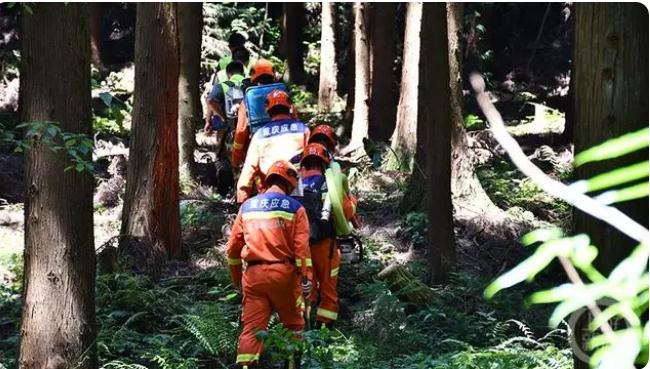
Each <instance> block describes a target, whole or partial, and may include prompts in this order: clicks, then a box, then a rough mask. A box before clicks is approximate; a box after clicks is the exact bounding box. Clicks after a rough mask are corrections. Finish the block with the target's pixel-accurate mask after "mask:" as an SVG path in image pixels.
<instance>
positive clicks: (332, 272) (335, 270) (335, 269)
mask: <svg viewBox="0 0 650 369" xmlns="http://www.w3.org/2000/svg"><path fill="white" fill-rule="evenodd" d="M337 275H339V268H338V267H336V268H334V269H332V271H331V272H330V277H336V276H337Z"/></svg>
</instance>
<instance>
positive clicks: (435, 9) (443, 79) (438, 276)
mask: <svg viewBox="0 0 650 369" xmlns="http://www.w3.org/2000/svg"><path fill="white" fill-rule="evenodd" d="M421 40H422V44H421V49H420V51H421V53H420V81H422V83H420V84H419V87H418V89H419V99H418V120H419V124H420V125H424V126H425V127H426V128H425V129H424V130H423V133H424V134H425V136H424V137H423V138H424V139H423V140H420V139H418V142H419V141H423V142H424V143H426V154H427V160H426V179H427V181H426V182H427V186H426V187H427V200H426V201H427V202H426V203H427V215H428V221H429V222H428V227H427V228H428V236H429V242H430V258H431V270H432V281H433V282H434V283H440V282H443V281H445V280H446V279H447V278H448V277H449V273H450V272H451V271H452V270H453V268H454V265H455V261H456V255H455V241H454V226H453V219H452V204H451V111H450V107H449V103H448V102H449V101H450V89H449V56H448V55H449V54H448V39H447V12H446V9H445V5H444V4H440V3H435V4H434V3H426V4H424V5H423V7H422V34H421ZM432 101H438V102H440V103H439V104H432V103H431V102H432Z"/></svg>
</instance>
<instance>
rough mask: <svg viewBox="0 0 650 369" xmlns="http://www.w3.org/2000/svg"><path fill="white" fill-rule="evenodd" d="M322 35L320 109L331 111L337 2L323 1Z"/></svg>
mask: <svg viewBox="0 0 650 369" xmlns="http://www.w3.org/2000/svg"><path fill="white" fill-rule="evenodd" d="M321 7H322V16H321V36H320V82H319V84H318V110H320V111H321V112H330V111H331V110H332V108H334V100H335V99H336V78H337V67H336V48H335V46H334V42H335V36H334V34H335V32H334V30H335V27H336V4H335V3H330V2H323V3H321Z"/></svg>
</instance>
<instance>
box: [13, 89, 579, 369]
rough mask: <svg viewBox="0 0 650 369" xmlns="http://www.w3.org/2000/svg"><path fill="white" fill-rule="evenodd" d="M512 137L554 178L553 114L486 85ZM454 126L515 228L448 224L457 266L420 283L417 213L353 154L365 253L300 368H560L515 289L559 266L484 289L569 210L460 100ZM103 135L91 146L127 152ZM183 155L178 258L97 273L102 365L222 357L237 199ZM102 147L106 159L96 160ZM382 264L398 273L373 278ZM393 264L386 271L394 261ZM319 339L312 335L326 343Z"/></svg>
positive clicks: (398, 188)
mask: <svg viewBox="0 0 650 369" xmlns="http://www.w3.org/2000/svg"><path fill="white" fill-rule="evenodd" d="M494 99H495V100H498V102H497V107H498V108H499V109H500V110H501V111H502V113H503V115H504V118H505V120H506V123H507V124H508V125H509V126H510V127H509V129H510V131H511V133H512V134H513V135H515V136H517V137H518V140H519V141H520V143H521V144H522V146H523V148H524V150H525V151H526V153H527V154H528V155H529V156H530V158H531V159H532V160H533V161H534V162H535V163H536V164H537V165H539V166H540V167H541V168H542V169H543V170H545V171H546V172H547V173H549V174H550V175H552V176H554V177H556V178H559V179H567V178H568V177H569V175H570V162H571V159H572V155H573V154H572V149H571V147H570V146H568V145H564V144H562V140H561V139H560V138H561V137H560V134H561V132H562V130H563V115H562V114H561V113H560V112H559V111H557V110H554V109H551V108H548V107H546V106H544V105H541V104H540V103H539V99H537V98H536V96H535V95H533V94H531V93H530V92H526V91H519V92H514V93H501V94H498V95H494ZM466 105H467V110H468V114H467V116H466V118H465V126H466V128H467V130H468V136H469V138H470V141H471V142H474V143H476V145H473V146H472V145H470V146H471V147H472V149H473V150H476V151H477V154H478V155H479V156H480V157H481V158H482V159H481V163H480V165H479V166H478V167H477V170H476V174H477V177H478V179H479V180H480V182H481V184H482V185H483V187H484V189H485V190H486V192H487V194H488V195H489V196H490V198H491V200H492V201H493V202H494V203H495V205H497V206H498V207H500V208H501V209H503V210H505V212H506V214H508V217H509V218H511V219H512V221H513V222H517V223H518V224H526V226H525V227H523V228H522V227H519V228H517V230H518V231H517V232H516V234H512V235H510V236H509V237H505V238H504V237H498V236H495V235H493V234H489V233H488V234H485V233H476V232H469V230H468V229H467V225H466V224H461V223H460V222H456V224H455V226H456V227H455V233H456V243H457V249H458V268H457V270H456V272H455V273H454V274H453V275H452V277H451V280H450V281H449V282H448V283H447V284H444V285H436V286H433V287H426V286H425V285H423V284H422V283H421V282H420V281H424V280H426V279H427V278H428V268H427V263H426V258H427V255H426V252H427V248H426V244H425V239H426V216H425V215H424V214H423V213H421V212H418V211H412V212H408V213H406V214H404V213H400V211H399V204H400V201H401V198H402V196H403V193H404V191H405V189H406V188H407V185H408V174H407V173H406V172H404V171H401V170H396V169H395V168H394V167H393V166H392V165H391V164H390V163H391V162H394V160H391V155H392V153H391V152H390V151H389V150H385V151H384V152H382V153H381V155H382V156H381V160H379V162H376V163H375V164H376V165H375V166H374V167H373V166H372V165H370V164H369V162H370V160H368V159H367V158H366V159H364V160H362V161H361V163H360V164H357V165H355V166H353V167H352V168H351V169H350V172H349V176H350V180H351V184H352V187H353V191H354V193H355V194H356V195H357V196H358V198H359V200H360V202H359V211H360V215H361V217H362V219H363V227H362V228H361V229H360V231H359V233H360V236H361V237H362V239H363V241H364V244H365V245H366V252H367V254H366V259H365V260H364V262H363V263H361V264H357V265H344V266H342V270H341V272H340V277H339V291H340V298H341V311H340V318H339V321H338V322H337V324H336V329H335V330H334V331H328V330H322V331H312V332H309V333H308V334H307V335H306V341H305V342H306V345H307V346H308V353H307V354H306V355H304V357H303V360H304V361H305V364H306V365H305V366H304V367H307V368H398V369H407V368H409V369H410V368H413V369H415V368H440V369H443V368H459V369H465V368H467V369H469V368H512V369H515V368H517V369H521V368H553V369H557V368H571V367H572V356H571V352H570V350H569V348H568V343H567V330H568V328H567V327H566V326H561V327H560V328H558V329H550V328H548V326H547V318H548V316H549V312H550V307H549V306H529V305H528V304H526V296H527V295H528V294H530V293H531V292H532V291H534V290H537V289H540V288H541V287H542V286H544V285H545V283H553V282H556V281H558V280H559V279H560V278H561V275H560V273H559V270H558V269H553V268H552V269H550V270H549V271H546V272H544V273H543V275H542V278H539V281H538V282H536V283H534V284H531V285H524V286H518V287H515V288H511V289H508V290H505V291H503V292H501V293H500V294H498V295H497V296H496V297H495V298H493V299H492V300H486V299H485V298H484V297H483V290H484V288H485V287H486V285H487V284H488V283H489V282H491V281H492V280H493V279H494V278H495V277H496V276H497V275H499V274H500V273H502V272H503V271H505V270H507V269H509V268H511V267H512V266H514V265H516V264H517V263H518V262H519V261H521V260H522V258H523V257H524V256H525V255H526V254H527V252H529V251H527V250H525V249H524V248H523V247H521V245H520V244H519V243H518V242H517V237H518V236H519V235H521V233H522V232H525V231H526V230H527V229H532V228H534V227H538V226H544V225H551V224H552V225H557V226H560V227H563V226H565V225H566V224H568V222H569V219H570V213H571V211H570V209H569V208H568V207H567V206H566V205H565V204H563V203H562V202H559V201H557V200H555V199H552V198H550V197H549V196H548V195H546V194H544V193H543V192H541V191H540V190H539V189H538V188H537V187H536V186H535V185H534V184H533V183H531V182H530V181H529V180H528V179H526V178H525V177H524V176H523V175H521V173H519V172H518V171H517V170H516V168H514V167H513V166H512V164H511V163H510V161H509V160H508V159H507V158H506V157H505V156H504V153H503V152H502V151H500V150H499V148H498V146H497V145H495V144H494V142H493V140H491V137H490V135H489V133H488V131H487V130H486V127H485V123H484V122H483V121H482V120H481V119H480V117H479V115H480V114H478V113H477V112H475V108H474V113H473V107H472V104H471V102H469V103H468V104H466ZM125 142H126V140H125V139H121V140H120V139H118V138H115V137H104V140H99V141H98V144H99V145H98V146H99V148H100V149H101V150H103V151H108V152H110V151H111V150H115V151H117V152H120V151H124V150H125V149H126V146H127V145H126V144H125ZM206 153H207V151H206V150H205V149H203V150H202V151H201V152H200V153H197V158H198V159H199V160H200V164H199V166H200V173H201V178H202V182H203V185H202V186H199V187H198V188H197V189H195V190H194V191H192V192H191V193H190V194H188V195H185V196H183V198H182V201H181V226H182V231H183V245H184V247H183V255H182V257H181V260H176V261H173V262H170V263H168V265H166V266H165V269H164V270H163V272H162V275H161V276H159V277H158V278H156V279H155V280H154V279H152V278H150V277H148V276H146V275H142V274H137V273H133V272H130V271H128V270H122V271H120V272H117V273H113V274H102V275H99V276H98V277H97V323H98V339H97V345H98V355H99V359H100V363H101V365H102V367H103V368H105V369H109V368H115V369H118V368H121V369H128V368H133V369H142V368H150V369H154V368H159V369H168V368H169V369H176V368H180V369H184V368H186V369H191V368H201V369H203V368H206V369H207V368H228V367H229V366H230V365H231V364H232V363H233V362H234V357H235V351H236V339H237V336H238V333H239V316H240V315H239V312H240V302H241V296H239V295H238V294H237V293H236V291H235V290H234V289H233V288H232V285H231V283H230V276H229V273H228V268H227V265H226V262H225V259H224V250H223V248H224V246H225V241H226V236H227V233H228V229H229V224H230V223H231V222H232V220H233V219H234V215H235V211H236V207H235V206H234V204H233V203H232V201H229V200H227V199H223V198H221V197H220V196H219V195H217V194H216V193H215V192H214V190H213V189H212V186H211V185H212V184H213V183H214V167H213V165H211V164H210V163H209V160H207V156H206ZM108 158H110V159H108ZM108 158H105V159H102V160H100V161H98V162H97V173H96V177H97V179H98V180H97V191H96V196H95V247H96V249H97V250H98V251H101V250H103V249H105V248H106V247H113V246H114V244H115V241H116V238H115V236H117V235H119V231H120V217H121V203H122V200H121V194H122V193H123V190H124V183H125V182H124V181H125V164H126V163H125V161H124V160H123V157H120V156H119V155H117V156H115V155H109V156H108ZM22 166H23V163H22V157H21V156H19V155H15V154H6V153H5V154H0V198H3V199H5V200H6V201H5V203H3V204H0V245H2V247H1V248H0V369H5V368H8V369H14V368H15V367H16V362H15V358H16V352H17V351H16V350H17V344H18V336H19V327H20V305H21V301H20V293H21V290H22V248H23V242H24V241H23V235H24V233H23V227H24V219H23V204H22V201H23V199H22V187H23V186H22ZM396 265H397V266H398V267H397V269H396V270H397V275H398V277H399V279H401V281H397V282H396V281H395V279H394V278H386V277H384V275H385V273H382V274H380V272H382V271H385V270H386V268H387V267H389V266H390V267H391V268H395V266H396ZM394 270H395V269H393V271H394ZM265 339H266V341H267V350H266V353H267V354H266V355H265V365H267V366H268V367H271V365H270V362H272V361H277V360H278V359H279V358H281V357H282V355H283V353H285V352H286V351H287V350H289V349H291V347H292V344H291V342H290V340H288V339H287V336H286V334H285V332H283V330H282V329H281V327H280V326H279V325H277V324H275V320H274V322H273V324H272V328H271V329H270V330H269V333H268V335H267V336H266V338H265ZM325 343H326V344H325Z"/></svg>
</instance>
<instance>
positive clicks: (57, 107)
mask: <svg viewBox="0 0 650 369" xmlns="http://www.w3.org/2000/svg"><path fill="white" fill-rule="evenodd" d="M32 8H33V14H25V15H24V16H23V17H22V21H23V24H22V30H23V36H22V65H21V73H20V95H21V104H20V109H21V119H22V121H24V122H33V121H51V122H56V123H58V124H59V125H60V127H61V130H62V131H64V132H69V133H75V134H86V135H90V134H91V130H92V127H91V123H90V122H91V98H90V30H89V27H88V20H89V13H88V6H87V5H86V4H82V3H70V4H62V3H59V4H55V3H43V4H36V5H33V6H32ZM67 155H68V154H67V152H66V151H65V150H60V151H57V152H54V151H52V150H51V149H50V148H49V147H48V146H47V144H45V143H44V142H42V141H39V140H38V139H35V140H33V141H32V148H31V149H30V150H29V151H28V152H27V153H26V159H25V277H24V280H25V290H24V292H23V294H24V295H23V310H22V328H21V340H20V355H19V363H18V367H19V368H21V369H32V368H52V369H64V368H73V367H74V368H83V369H91V368H96V367H97V359H96V354H95V337H96V328H95V249H94V241H93V202H92V196H93V178H92V175H91V174H90V173H88V172H85V171H83V172H78V171H76V170H74V169H73V170H67V171H66V170H65V169H66V167H68V166H70V165H71V162H70V159H69V157H68V156H67ZM87 160H91V159H90V157H88V158H87Z"/></svg>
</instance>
